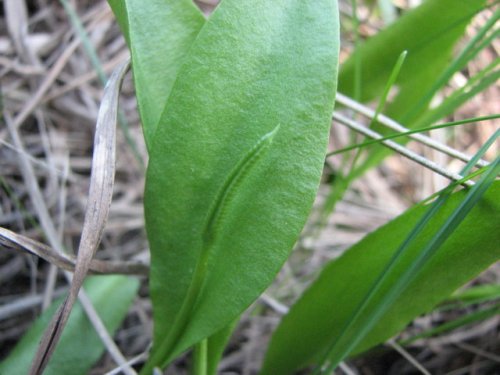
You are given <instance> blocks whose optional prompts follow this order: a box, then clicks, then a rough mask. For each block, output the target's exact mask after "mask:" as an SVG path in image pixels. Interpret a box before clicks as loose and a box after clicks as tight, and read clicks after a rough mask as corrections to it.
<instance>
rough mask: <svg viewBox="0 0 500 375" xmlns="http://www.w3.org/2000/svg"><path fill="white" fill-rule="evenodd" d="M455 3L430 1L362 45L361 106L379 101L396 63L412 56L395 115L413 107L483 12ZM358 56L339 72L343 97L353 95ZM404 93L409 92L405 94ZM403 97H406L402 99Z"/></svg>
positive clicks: (479, 0)
mask: <svg viewBox="0 0 500 375" xmlns="http://www.w3.org/2000/svg"><path fill="white" fill-rule="evenodd" d="M455 2H456V1H455V0H428V1H425V2H424V3H423V4H422V5H421V6H419V7H417V8H415V9H414V10H412V11H409V12H407V13H406V14H404V15H403V16H402V17H401V18H400V19H398V20H397V21H396V22H395V23H393V24H392V25H391V26H389V27H387V28H386V29H385V30H382V31H381V32H379V33H377V34H376V35H375V36H373V37H372V38H370V39H368V40H367V41H366V42H365V43H363V44H362V45H361V47H360V49H359V51H358V53H360V55H361V60H362V71H361V80H362V83H363V87H362V88H363V90H362V97H361V100H362V101H368V100H372V99H374V98H376V97H377V96H378V95H379V94H380V93H381V92H382V90H383V88H384V86H385V84H386V82H387V79H388V77H389V75H390V74H391V71H392V68H393V66H394V61H396V60H397V58H398V56H399V55H400V54H401V53H402V52H403V51H404V50H407V51H408V56H407V58H406V61H405V65H404V67H403V69H402V70H401V73H400V75H399V78H398V80H397V82H396V84H397V85H400V86H401V87H400V92H399V95H398V97H399V99H398V100H397V101H398V102H405V103H406V105H405V106H403V107H402V108H398V109H396V108H394V109H393V110H392V111H391V113H390V114H391V115H394V113H396V112H398V111H399V113H402V112H404V111H405V110H408V109H409V108H411V105H410V102H416V101H418V100H419V99H420V97H421V94H423V93H425V91H426V90H427V89H428V88H429V87H431V86H432V85H433V84H434V81H433V80H423V78H426V79H430V78H432V77H436V76H438V75H439V74H440V73H441V72H442V71H443V70H444V68H445V67H446V65H447V64H448V62H449V59H450V56H451V52H452V48H453V45H454V44H455V43H456V41H457V40H458V38H460V37H461V36H462V35H463V31H464V28H465V26H466V25H467V23H468V22H469V20H470V18H471V17H472V16H473V15H474V14H475V13H477V12H478V11H479V10H480V9H482V8H483V7H484V1H483V0H464V1H461V3H460V6H459V7H457V6H456V4H455ZM355 68H356V67H355V56H354V54H353V56H352V57H351V58H349V59H348V60H347V61H346V62H345V63H344V64H342V67H341V70H340V73H339V92H342V93H343V94H346V95H349V96H353V94H354V85H353V82H354V74H355ZM403 90H404V91H403ZM403 97H404V98H403Z"/></svg>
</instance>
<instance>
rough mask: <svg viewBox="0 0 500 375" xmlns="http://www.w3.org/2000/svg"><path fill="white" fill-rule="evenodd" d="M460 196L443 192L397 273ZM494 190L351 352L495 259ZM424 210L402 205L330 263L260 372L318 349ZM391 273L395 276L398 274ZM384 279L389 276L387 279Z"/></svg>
mask: <svg viewBox="0 0 500 375" xmlns="http://www.w3.org/2000/svg"><path fill="white" fill-rule="evenodd" d="M465 196H466V192H464V191H461V192H458V193H455V194H453V195H452V196H451V197H449V198H448V200H447V201H446V203H445V204H444V206H443V207H442V208H441V210H440V211H439V212H438V213H437V214H436V215H435V216H434V217H433V219H432V220H431V221H430V223H429V225H428V226H427V228H429V229H426V230H425V231H424V232H423V234H422V236H421V237H419V239H418V240H416V241H415V242H414V244H413V245H412V246H411V247H410V248H409V249H408V250H409V251H408V255H405V256H404V260H402V261H401V262H400V263H399V264H398V266H397V267H398V269H399V270H400V271H399V273H401V274H402V273H403V272H404V270H405V269H406V268H407V267H408V265H409V264H411V262H412V260H413V258H414V257H415V256H416V254H417V253H418V252H419V250H420V249H421V248H422V247H423V246H424V245H425V244H426V243H427V241H428V240H429V239H430V238H432V236H433V235H434V231H435V229H434V230H433V229H432V228H440V227H441V225H443V224H444V223H445V222H446V220H447V219H448V216H449V215H450V213H452V212H453V210H454V209H455V208H456V207H458V206H459V205H460V203H461V202H462V200H463V198H464V197H465ZM499 197H500V182H496V183H494V185H493V186H492V187H490V189H489V190H488V191H487V192H486V193H485V195H484V196H483V198H482V199H481V201H480V202H479V203H478V204H477V205H476V207H475V208H474V209H472V211H471V212H470V213H469V215H468V216H467V217H466V218H465V220H464V222H463V223H462V224H461V225H460V226H459V227H458V228H457V229H456V230H455V232H454V233H453V234H452V235H451V236H450V238H449V239H448V240H447V241H446V242H445V243H444V244H443V245H442V247H441V248H440V250H439V251H438V252H437V253H436V255H435V256H434V257H433V258H431V260H430V261H429V263H428V264H427V265H426V266H425V267H424V268H423V270H422V271H421V272H420V273H419V274H418V276H417V277H416V279H414V280H413V281H412V282H411V284H410V285H409V286H408V287H407V288H406V289H405V291H404V292H403V294H402V295H401V296H400V298H399V299H398V300H397V302H396V303H395V304H394V305H393V306H392V307H391V308H390V309H389V310H388V312H387V313H386V314H385V315H384V316H383V318H382V319H381V320H380V321H379V323H378V324H377V325H376V326H375V328H374V329H373V330H372V331H371V332H370V333H369V334H368V336H367V337H366V338H365V339H364V341H362V343H361V344H360V345H359V346H358V347H357V348H356V349H355V351H354V353H353V354H356V353H360V352H361V351H364V350H367V349H369V348H370V347H373V346H374V345H376V344H379V343H381V342H383V341H384V340H386V339H388V338H389V337H391V336H392V335H394V334H396V333H397V332H399V331H400V330H401V329H403V328H404V326H405V325H406V324H408V323H409V322H410V321H411V320H412V319H414V318H415V317H416V316H418V315H419V314H422V313H424V312H427V311H429V310H431V309H432V308H433V307H434V306H435V305H436V304H438V303H439V302H441V301H442V300H443V299H445V298H446V297H448V296H449V295H450V294H451V293H452V292H453V291H454V290H456V289H457V288H458V287H460V286H461V285H463V284H464V283H466V282H467V281H468V280H470V279H471V278H473V277H474V276H476V275H477V274H478V273H479V272H481V271H482V270H484V269H485V268H486V267H487V266H488V265H490V264H492V263H494V262H495V261H497V260H498V259H499V258H500V248H499V247H498V246H497V244H498V243H499V241H500V237H499V234H498V231H497V230H496V229H495V228H496V226H497V223H498V217H499V214H500V199H499ZM426 210H427V207H425V206H417V207H415V208H413V209H410V210H408V211H407V212H406V213H405V214H403V215H401V216H399V217H398V218H396V219H394V220H393V221H391V222H390V223H388V224H386V225H384V226H383V227H381V228H380V229H378V230H376V231H375V232H373V233H371V234H369V235H368V236H366V237H365V238H364V239H363V240H362V241H360V242H359V243H358V244H356V245H354V246H353V247H352V248H351V249H349V250H348V251H347V252H346V253H345V254H344V255H343V256H342V257H340V258H339V259H337V260H336V261H333V262H331V263H330V264H328V265H327V266H326V267H325V269H324V270H323V271H322V273H321V275H320V277H319V278H318V280H317V281H316V282H315V283H314V284H313V285H312V286H311V287H310V288H309V289H308V290H307V291H306V293H305V294H304V295H303V296H302V298H301V299H300V300H299V301H298V302H297V303H296V304H295V305H294V306H293V307H292V309H291V311H290V313H289V315H287V316H286V317H285V318H284V319H283V321H282V323H281V325H280V326H279V327H278V329H277V331H276V333H275V334H274V337H273V339H272V341H271V344H270V347H269V350H268V353H267V357H266V360H265V364H264V368H263V371H262V373H263V374H277V375H279V374H290V373H292V372H293V371H294V370H297V369H299V368H301V367H304V366H306V365H308V364H310V363H312V362H314V361H315V360H316V358H318V357H319V356H321V355H322V354H324V353H323V352H324V350H325V348H326V346H327V345H328V344H329V343H330V342H331V340H332V339H333V338H334V337H336V336H337V335H338V334H339V332H340V330H341V329H342V327H343V326H344V324H345V322H346V320H348V319H350V316H351V315H352V314H353V311H354V310H355V309H356V308H357V306H358V305H359V303H360V301H361V298H364V296H365V295H366V293H367V291H368V288H369V287H370V285H372V283H373V280H374V279H375V278H376V277H377V276H378V275H379V274H380V272H381V271H382V270H383V269H384V267H385V265H386V263H387V262H388V260H389V259H391V258H392V256H393V253H394V252H395V251H396V250H397V248H398V247H399V244H400V242H401V241H402V239H404V238H406V237H407V235H408V233H410V231H411V230H412V228H413V227H414V226H415V224H416V223H417V222H418V220H419V219H420V217H421V216H422V215H423V214H424V213H425V212H426ZM394 274H395V276H394V281H395V280H396V279H397V277H398V275H397V272H395V273H394ZM390 284H391V282H390V280H389V281H388V282H387V285H390ZM374 303H376V301H374Z"/></svg>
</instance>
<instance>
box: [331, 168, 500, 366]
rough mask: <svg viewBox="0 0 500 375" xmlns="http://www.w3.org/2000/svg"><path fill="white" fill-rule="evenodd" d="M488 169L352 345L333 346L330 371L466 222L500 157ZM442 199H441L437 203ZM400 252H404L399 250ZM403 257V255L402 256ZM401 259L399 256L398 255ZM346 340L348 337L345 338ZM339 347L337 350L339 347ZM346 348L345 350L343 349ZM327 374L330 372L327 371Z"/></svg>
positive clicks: (339, 341)
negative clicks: (462, 223)
mask: <svg viewBox="0 0 500 375" xmlns="http://www.w3.org/2000/svg"><path fill="white" fill-rule="evenodd" d="M488 168H489V171H488V173H486V174H485V175H484V176H483V177H482V178H481V180H480V181H479V182H478V183H477V184H476V185H474V187H473V188H472V189H471V191H470V192H469V194H468V195H467V196H466V198H465V199H464V201H463V202H462V204H460V205H459V207H458V208H457V209H456V210H455V211H454V212H453V214H452V215H451V217H449V218H448V220H447V221H446V222H445V224H444V225H443V227H441V228H440V230H439V231H438V232H437V233H436V234H435V235H434V237H433V238H432V240H431V241H430V242H429V243H428V244H427V246H426V247H425V248H424V249H423V250H422V251H421V252H420V254H419V256H418V257H417V258H416V259H415V261H414V262H413V263H412V264H411V265H410V267H409V268H408V269H407V270H406V272H405V273H404V274H403V275H401V276H400V277H399V279H398V281H397V283H396V284H393V285H392V287H391V289H390V291H389V292H388V293H386V294H385V295H384V296H383V297H382V299H381V300H380V301H378V302H377V306H376V307H375V309H374V310H373V312H372V313H371V314H370V316H369V319H368V320H365V321H363V323H362V328H361V329H360V330H359V331H358V332H357V333H356V334H355V335H354V337H353V336H351V337H350V338H349V343H347V344H344V345H345V346H343V345H342V341H341V340H342V339H343V335H342V334H341V335H340V336H339V338H338V340H337V343H339V344H336V345H333V346H332V347H331V349H329V350H328V354H327V356H326V358H327V359H325V361H326V360H329V361H330V363H331V364H330V365H329V366H328V369H329V370H332V369H334V368H336V367H337V366H338V364H339V363H340V362H341V361H342V360H343V359H344V358H345V357H346V356H347V355H349V353H351V351H352V350H353V349H354V348H355V347H356V346H357V345H358V344H359V343H360V342H361V340H363V338H364V337H365V336H366V335H367V334H368V333H369V332H370V330H371V329H372V328H373V327H374V326H375V324H376V323H377V322H378V321H379V320H380V318H381V317H382V316H383V315H384V314H385V312H386V311H387V310H388V309H389V308H390V307H391V306H392V304H393V303H394V301H395V300H396V299H397V298H398V297H399V295H400V294H401V293H402V292H403V290H404V289H405V288H406V287H407V286H408V284H409V283H410V282H411V281H412V280H413V279H414V278H415V277H416V276H417V274H418V272H420V270H421V268H422V267H423V266H424V265H425V264H426V262H428V261H429V259H430V258H431V257H432V256H433V255H434V254H435V252H436V251H437V250H438V249H439V247H440V246H441V245H442V244H443V243H444V242H445V241H446V239H448V237H449V236H450V235H451V234H452V233H453V232H454V231H455V230H456V228H457V227H458V225H460V223H461V222H462V221H463V220H464V218H465V217H466V216H467V214H468V213H469V212H470V210H471V209H472V208H473V207H474V205H475V204H476V203H477V202H478V201H479V199H480V198H481V197H482V195H483V194H484V193H485V192H486V190H487V189H488V188H489V186H490V185H491V184H492V183H493V181H494V180H495V178H496V177H497V176H498V174H499V172H500V158H498V159H497V160H495V162H493V163H492V165H491V166H490V167H488ZM445 199H446V198H444V199H443V203H442V204H444V200H445ZM439 201H440V199H438V202H439ZM442 204H435V205H433V207H432V209H431V210H429V213H430V214H429V217H428V218H425V219H424V220H423V221H422V223H423V224H424V225H426V224H427V223H428V222H429V221H430V219H431V217H432V216H433V215H434V214H435V213H436V212H437V210H435V209H434V207H437V208H440V207H441V205H442ZM415 229H416V230H415V234H411V235H410V236H409V241H413V240H414V238H416V236H417V235H418V233H420V232H421V231H422V230H423V229H424V228H423V227H422V228H421V227H420V226H417V227H416V228H415ZM407 246H408V245H407V242H405V243H404V245H403V246H402V249H406V248H407ZM400 251H401V250H400ZM401 254H402V253H401ZM397 256H398V258H399V254H398V255H397ZM396 262H397V258H396V259H395V260H394V263H393V262H391V264H390V265H389V267H387V269H386V270H385V272H384V276H383V277H382V278H380V280H379V281H377V283H376V284H375V285H380V287H381V286H382V283H383V282H384V281H385V280H386V279H388V278H389V276H385V275H387V274H389V273H390V272H392V270H393V269H394V266H392V264H396ZM378 290H380V288H379V287H374V289H373V292H370V294H369V295H368V296H367V298H366V301H367V302H364V303H363V305H361V307H360V308H359V311H360V315H359V316H361V313H362V312H363V310H364V309H365V308H366V306H368V304H369V303H370V302H371V300H372V299H373V297H372V296H375V293H376V292H377V291H378ZM357 316H358V314H357V313H356V314H355V315H354V318H353V322H354V321H355V319H356V318H357ZM353 326H354V323H352V325H351V324H349V325H348V326H347V328H346V330H345V332H346V334H347V332H348V329H350V328H351V327H353ZM344 337H345V336H344ZM336 346H337V347H336ZM342 346H343V347H342ZM327 372H328V370H327Z"/></svg>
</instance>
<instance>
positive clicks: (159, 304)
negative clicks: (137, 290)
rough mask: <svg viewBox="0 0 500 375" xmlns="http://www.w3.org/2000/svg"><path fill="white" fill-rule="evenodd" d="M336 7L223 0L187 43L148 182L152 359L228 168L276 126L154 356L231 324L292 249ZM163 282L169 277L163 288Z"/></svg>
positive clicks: (326, 95)
mask: <svg viewBox="0 0 500 375" xmlns="http://www.w3.org/2000/svg"><path fill="white" fill-rule="evenodd" d="M336 17H337V9H336V2H335V1H329V0H322V1H318V2H314V4H305V3H304V2H301V1H292V2H290V1H276V2H265V1H259V2H255V3H253V4H251V5H250V4H247V3H246V2H237V1H230V0H226V1H225V2H223V3H222V4H221V5H220V6H219V8H218V9H217V10H216V12H215V13H214V14H213V15H212V17H211V18H210V20H209V21H208V22H207V24H206V25H205V27H204V28H203V29H202V31H201V33H200V34H199V36H198V38H197V39H196V41H195V43H194V45H193V46H192V47H191V51H190V55H189V57H188V60H187V61H186V64H185V65H184V68H183V70H182V71H181V72H180V73H179V76H178V78H177V81H176V84H175V86H174V88H173V90H172V93H171V96H170V98H169V103H168V105H167V110H166V112H165V113H164V114H163V116H162V120H161V121H160V123H161V126H159V127H158V129H157V132H156V134H155V143H154V145H153V147H152V149H151V158H150V165H149V169H148V174H147V182H146V193H145V207H146V224H147V230H148V236H149V239H150V243H151V251H152V271H151V272H152V273H151V291H152V298H153V303H154V306H155V308H154V311H155V314H157V315H156V316H155V322H157V326H156V327H155V345H156V346H154V347H153V357H154V356H155V353H154V352H155V350H158V347H159V346H161V342H163V341H164V336H165V335H167V336H168V334H169V326H170V324H172V322H174V321H175V320H176V317H177V316H178V314H179V312H180V311H181V310H182V306H183V303H184V299H185V296H186V295H187V291H188V289H189V287H190V284H191V281H192V272H193V271H194V269H195V268H196V264H197V258H198V255H199V254H200V252H201V249H202V247H203V243H202V242H203V240H202V235H201V234H202V232H203V228H204V224H205V218H206V217H207V215H208V212H209V211H210V207H211V202H212V201H213V200H214V199H215V198H216V196H217V192H218V191H220V187H221V185H222V183H223V181H225V180H226V176H227V174H228V171H231V170H232V169H233V168H234V166H235V165H236V163H235V160H236V161H237V160H242V156H243V155H244V154H245V153H246V152H247V151H248V150H250V149H251V148H252V146H254V145H255V144H256V143H257V142H258V140H259V139H261V138H262V137H263V135H264V134H266V133H269V132H270V131H271V130H272V129H274V128H276V126H277V125H278V124H280V125H281V128H280V131H279V133H277V134H276V135H275V137H274V139H273V144H272V146H271V147H270V148H268V150H267V151H266V153H265V155H264V156H263V157H262V158H261V159H260V160H259V161H258V163H256V165H254V166H253V167H252V169H251V171H250V172H249V173H248V174H247V175H245V179H244V182H243V183H242V184H241V185H239V186H238V187H237V194H235V196H234V197H233V198H232V199H231V202H230V204H229V208H228V209H227V210H225V213H224V226H223V228H222V229H220V228H219V229H218V234H217V241H216V244H215V245H214V249H212V251H211V254H210V256H209V258H208V270H207V276H206V278H205V280H204V281H203V291H202V292H201V293H200V295H199V296H198V297H197V298H196V301H195V303H194V305H193V307H192V309H191V310H187V311H189V315H190V317H189V319H188V321H189V322H188V324H187V325H186V327H185V328H184V329H183V332H182V336H181V337H179V339H178V340H173V339H172V342H173V341H175V342H176V345H175V347H171V346H170V345H167V347H168V349H165V350H162V352H163V354H156V355H157V357H158V360H159V358H160V357H163V358H162V359H165V358H168V359H167V361H168V360H170V359H171V358H172V357H174V356H175V355H177V354H178V353H179V352H181V351H183V350H185V349H186V348H188V347H189V346H191V345H192V344H193V343H195V342H196V341H198V340H200V339H201V338H203V337H206V336H209V335H211V334H213V333H215V332H217V331H218V330H220V329H222V328H223V327H224V326H226V325H227V324H229V323H230V322H231V321H232V320H233V319H235V318H236V317H237V316H238V315H239V314H240V313H241V311H243V309H245V308H246V307H247V306H248V305H249V304H250V303H251V302H252V301H253V300H254V299H255V298H257V296H258V295H259V294H260V292H262V291H263V290H264V289H265V287H266V286H267V285H268V284H269V283H270V282H271V280H272V278H273V277H274V275H275V274H276V273H277V271H278V269H279V268H280V266H281V265H282V263H283V262H284V260H285V259H286V257H287V256H288V252H289V250H290V249H291V247H292V246H293V244H294V242H295V240H296V238H297V236H298V234H299V232H300V230H301V228H302V226H303V224H304V222H305V220H306V218H307V215H308V211H309V209H310V207H311V205H312V202H313V199H314V196H315V192H316V189H317V186H318V184H319V178H320V174H321V169H322V165H323V160H324V153H325V151H326V143H327V138H328V132H329V126H330V120H329V118H330V116H331V111H332V109H333V100H334V93H335V75H336V68H337V56H338V24H337V22H336ZM235 51H237V53H235ZM200 151H202V152H200ZM292 179H293V181H294V184H291V181H292ZM297 181H298V183H297ZM291 185H295V186H291ZM166 192H168V193H167V194H166ZM249 264H253V265H254V266H252V267H249V266H248V265H249ZM164 285H170V286H171V287H170V289H169V290H168V291H165V289H164ZM173 285H175V287H173ZM166 293H168V298H167V297H166ZM229 296H231V297H229ZM220 306H223V308H222V309H221V308H220ZM221 310H222V312H221ZM160 317H161V318H160ZM161 320H163V321H161ZM165 352H168V353H169V354H168V355H167V356H165ZM157 353H158V352H157ZM151 363H154V364H157V359H154V358H153V359H152V360H151ZM149 368H150V367H149ZM149 368H148V367H147V368H146V369H145V370H144V373H146V372H147V371H148V369H149Z"/></svg>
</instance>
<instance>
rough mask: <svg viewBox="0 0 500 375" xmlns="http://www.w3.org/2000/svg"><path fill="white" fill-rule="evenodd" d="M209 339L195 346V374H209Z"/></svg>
mask: <svg viewBox="0 0 500 375" xmlns="http://www.w3.org/2000/svg"><path fill="white" fill-rule="evenodd" d="M207 354H208V339H204V340H202V341H200V342H199V343H198V344H196V345H195V346H194V352H193V375H207V363H208V355H207Z"/></svg>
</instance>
